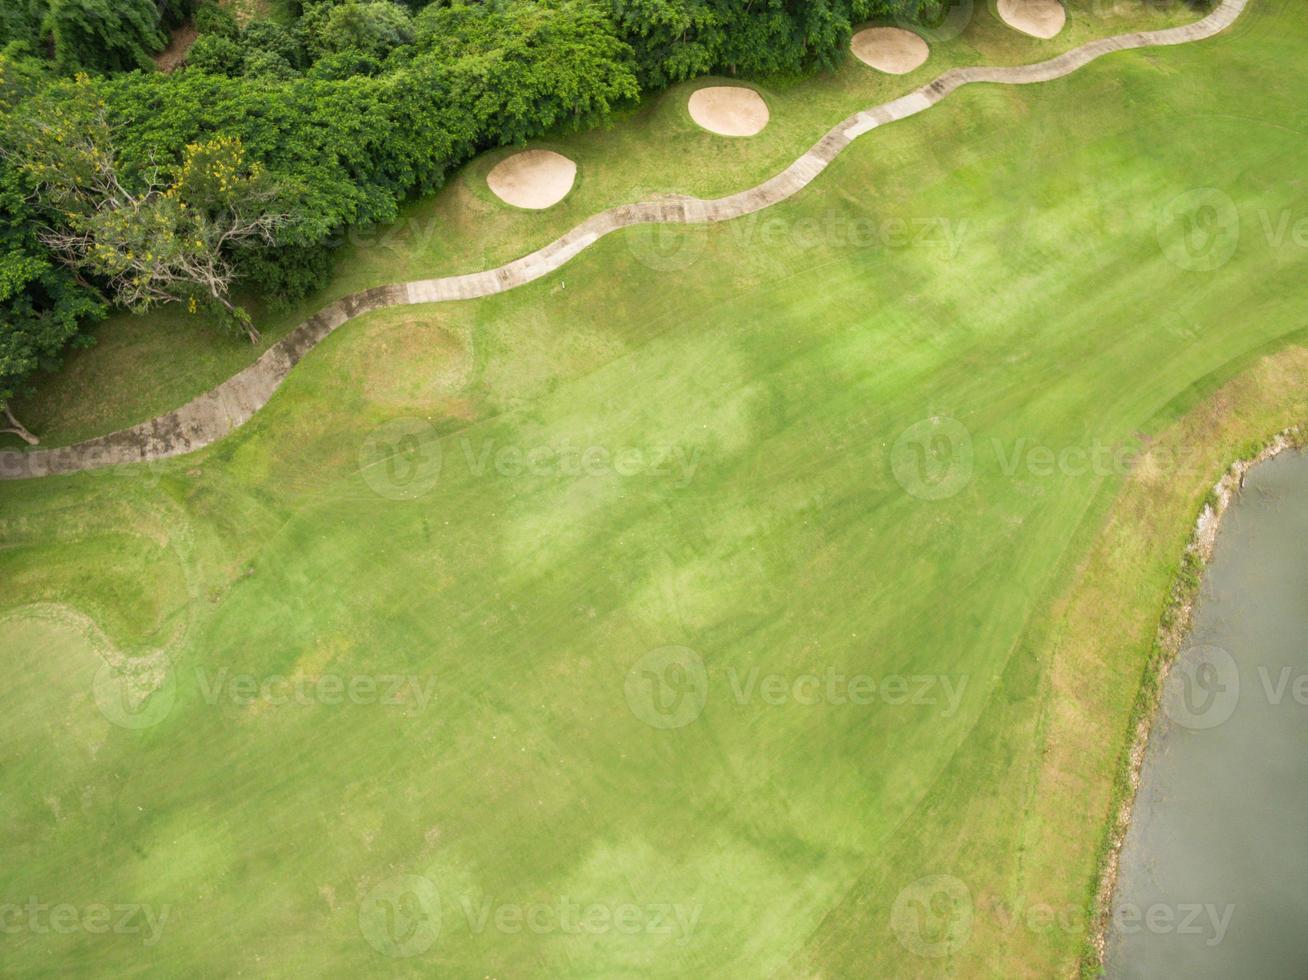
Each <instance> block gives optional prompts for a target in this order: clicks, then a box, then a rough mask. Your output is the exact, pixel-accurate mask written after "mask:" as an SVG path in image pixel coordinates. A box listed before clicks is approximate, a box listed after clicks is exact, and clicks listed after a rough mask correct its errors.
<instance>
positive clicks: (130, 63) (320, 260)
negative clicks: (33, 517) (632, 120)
mask: <svg viewBox="0 0 1308 980" xmlns="http://www.w3.org/2000/svg"><path fill="white" fill-rule="evenodd" d="M283 2H284V4H285V6H284V7H283V8H282V11H281V12H282V16H281V17H279V19H278V20H275V21H274V20H262V21H254V22H252V23H248V24H245V25H240V24H238V23H237V21H236V20H235V19H234V18H233V17H232V16H231V15H230V14H229V13H228V12H227V11H226V10H224V9H223V8H221V7H219V6H217V5H216V4H214V3H212V2H207V3H202V4H200V5H199V6H198V7H197V6H194V4H193V0H8V2H6V3H4V4H0V45H2V46H3V47H0V114H3V116H4V118H5V120H6V123H5V125H4V127H3V130H2V131H0V150H2V151H3V152H2V153H0V250H3V251H0V317H2V318H3V319H2V320H0V404H3V403H7V402H8V401H9V400H10V399H11V398H12V397H14V396H15V395H17V394H19V393H20V392H22V391H23V390H24V387H25V385H26V384H27V383H28V382H29V379H30V378H31V376H32V374H33V371H34V370H35V369H36V368H37V367H39V366H50V365H51V364H53V363H54V362H55V361H56V359H57V357H58V354H59V352H60V351H61V350H62V349H63V348H64V347H65V346H66V345H67V344H69V343H70V342H75V341H76V339H77V338H78V336H79V335H80V334H81V333H82V332H83V331H84V329H85V327H86V326H87V325H88V324H89V323H91V322H93V321H94V320H95V319H96V318H97V317H98V316H101V315H103V312H104V311H105V309H106V308H107V307H109V306H112V305H114V304H118V305H123V306H130V307H132V308H134V309H146V308H148V307H149V306H151V305H155V304H157V303H160V302H172V301H177V302H187V303H189V304H190V306H191V307H192V308H193V309H195V308H197V306H198V307H201V308H204V309H212V310H215V311H217V312H218V313H219V314H222V313H223V311H224V308H226V309H231V306H232V305H231V303H230V302H229V300H228V298H227V291H228V290H229V289H230V288H232V286H233V285H235V284H236V283H238V282H239V283H240V284H241V285H242V286H243V287H245V288H250V289H257V290H261V291H266V292H268V293H270V294H273V295H277V296H282V297H298V296H302V295H304V294H306V293H307V292H309V291H310V290H312V289H313V288H315V287H316V286H318V285H320V284H321V283H322V282H323V280H324V279H325V277H326V276H327V275H328V274H329V271H330V249H329V243H330V242H331V241H333V240H335V239H336V238H337V237H338V236H339V234H340V232H341V231H342V229H344V228H346V227H348V226H350V225H356V224H373V223H378V222H387V221H391V220H394V219H395V218H396V217H397V214H398V209H399V206H400V204H401V203H402V202H403V201H404V200H405V199H406V198H408V197H411V196H413V195H415V194H423V193H428V192H430V191H433V190H435V189H436V188H438V187H440V186H441V184H442V182H443V181H444V180H445V178H446V175H447V174H449V173H450V171H451V170H452V169H454V168H455V167H457V166H458V165H459V164H461V163H463V162H464V161H466V160H467V159H468V158H469V157H470V156H472V155H473V154H475V153H477V152H478V151H480V150H483V149H486V148H488V147H492V146H498V145H503V144H510V143H515V142H520V141H523V140H526V139H529V138H532V137H535V136H538V135H540V134H542V133H545V132H547V131H550V130H553V129H557V128H560V127H585V126H591V125H594V124H595V123H597V122H599V121H601V120H602V119H603V118H604V117H605V116H606V115H607V114H608V113H609V112H610V111H611V110H612V109H613V108H614V107H616V106H618V105H620V104H624V103H630V102H632V101H634V100H637V99H639V98H640V96H641V94H642V93H646V92H650V91H653V90H656V89H658V88H660V87H662V86H665V85H667V84H670V83H672V82H675V81H680V80H683V79H687V78H691V77H694V76H696V75H700V74H704V73H708V72H724V73H732V74H739V75H742V76H751V77H759V76H764V75H772V74H778V73H785V74H797V73H804V72H811V71H814V70H818V69H822V68H826V67H832V66H834V65H835V64H837V63H838V62H839V61H840V59H841V58H842V57H843V55H844V52H845V49H846V46H847V43H848V39H849V36H850V33H851V30H852V25H854V24H856V23H858V22H860V21H862V20H866V19H869V18H871V17H874V16H878V15H886V14H892V13H893V14H907V15H910V16H911V15H914V14H916V13H917V12H918V10H919V8H920V7H922V6H923V5H924V2H925V3H927V4H928V5H929V3H931V2H937V0H755V2H753V3H743V2H741V0H491V2H486V3H462V2H456V3H447V2H439V0H438V2H424V0H408V2H398V0H304V2H298V3H297V2H295V0H283ZM188 19H192V20H193V23H194V25H195V27H196V28H197V29H198V30H199V32H200V33H199V37H198V39H197V40H196V42H195V44H194V46H193V47H192V48H191V50H190V52H189V54H188V57H187V59H186V63H185V65H184V66H183V67H182V68H181V69H180V70H177V71H175V72H173V73H171V74H164V73H161V72H158V71H156V70H154V66H153V61H152V57H153V55H155V54H156V53H157V52H158V51H160V50H161V49H162V48H163V47H164V45H165V44H166V41H167V33H168V31H169V30H170V29H172V28H174V27H176V26H177V25H179V24H181V23H183V22H185V21H186V20H188ZM219 137H221V138H222V140H223V141H224V142H223V143H222V146H221V152H217V151H216V150H215V149H214V148H213V147H214V144H212V143H211V142H210V141H213V140H215V139H217V138H219ZM197 161H198V162H197ZM192 166H195V167H199V166H204V167H209V168H211V172H209V173H208V174H207V177H206V180H209V182H210V183H211V184H212V186H209V185H208V184H205V185H204V186H201V184H200V183H199V182H197V180H196V178H195V176H194V172H192V174H191V177H190V178H189V183H187V182H186V181H184V180H183V178H182V175H181V171H182V169H183V168H185V167H192ZM223 167H227V168H228V169H227V171H224V170H223ZM232 168H240V171H239V173H238V172H235V171H234V170H233V169H232ZM224 173H226V176H225V177H224V176H223V175H224ZM256 177H257V179H256ZM255 186H258V187H259V188H260V189H261V190H260V197H259V201H260V205H259V206H260V207H262V208H265V209H267V212H268V213H267V214H266V215H264V216H263V217H261V218H260V217H258V216H255V215H252V214H250V213H249V212H250V205H249V204H248V202H241V201H238V200H236V199H235V198H236V195H237V194H238V190H239V189H240V188H252V187H255ZM269 188H275V192H270V191H269ZM179 195H180V196H179ZM187 195H189V197H187ZM183 198H186V199H185V200H184V199H183ZM187 200H189V201H190V202H192V206H191V208H190V210H189V211H187V210H186V207H187ZM70 202H71V203H70ZM170 202H172V203H170ZM146 215H148V221H149V224H148V226H146V225H145V223H144V222H145V221H146V218H145V216H146ZM256 220H258V221H261V222H263V224H262V225H261V227H265V228H266V229H267V230H266V233H264V234H260V235H258V236H246V237H244V238H242V237H239V236H236V235H233V234H231V233H230V229H231V227H234V226H235V225H237V224H240V223H241V222H245V223H246V224H247V225H248V224H250V223H251V222H254V221H256ZM206 250H211V251H212V252H214V254H203V253H205V251H206ZM146 256H148V258H146ZM197 269H199V270H201V272H197V271H196V270H197ZM220 319H222V320H223V322H228V323H234V324H237V325H240V324H241V323H242V321H241V320H240V318H239V317H237V318H232V317H225V316H220ZM246 326H247V327H248V324H246ZM247 332H251V335H252V336H254V335H255V334H254V333H253V332H252V331H247ZM0 428H4V425H3V423H0Z"/></svg>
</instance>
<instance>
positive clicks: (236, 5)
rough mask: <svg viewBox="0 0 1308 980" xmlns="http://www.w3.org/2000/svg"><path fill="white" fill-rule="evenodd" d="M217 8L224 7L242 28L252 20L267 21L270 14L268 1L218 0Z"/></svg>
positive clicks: (270, 8)
mask: <svg viewBox="0 0 1308 980" xmlns="http://www.w3.org/2000/svg"><path fill="white" fill-rule="evenodd" d="M218 6H220V7H226V8H227V9H228V10H229V11H230V12H231V15H232V16H233V17H235V18H236V23H238V24H240V25H241V26H242V27H244V26H245V25H246V24H248V23H250V21H252V20H267V19H268V15H269V14H271V13H272V4H271V3H270V2H269V0H218Z"/></svg>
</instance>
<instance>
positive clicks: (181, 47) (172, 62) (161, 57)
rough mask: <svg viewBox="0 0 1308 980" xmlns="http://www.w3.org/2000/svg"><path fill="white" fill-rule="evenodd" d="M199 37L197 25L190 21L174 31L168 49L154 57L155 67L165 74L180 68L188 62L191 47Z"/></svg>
mask: <svg viewBox="0 0 1308 980" xmlns="http://www.w3.org/2000/svg"><path fill="white" fill-rule="evenodd" d="M199 36H200V34H199V31H197V30H196V29H195V25H194V24H192V23H191V22H190V21H187V22H186V23H185V24H183V25H182V26H181V27H178V28H176V29H174V31H173V34H172V37H170V38H169V39H168V47H166V48H164V49H163V50H162V51H160V52H159V53H158V54H157V55H155V56H154V64H155V67H156V68H158V69H159V70H160V71H161V72H164V73H165V74H167V73H168V72H171V71H173V70H175V69H176V68H178V67H180V66H181V64H182V63H183V62H184V61H186V56H187V54H189V53H190V51H191V45H192V44H194V43H195V39H196V38H197V37H199Z"/></svg>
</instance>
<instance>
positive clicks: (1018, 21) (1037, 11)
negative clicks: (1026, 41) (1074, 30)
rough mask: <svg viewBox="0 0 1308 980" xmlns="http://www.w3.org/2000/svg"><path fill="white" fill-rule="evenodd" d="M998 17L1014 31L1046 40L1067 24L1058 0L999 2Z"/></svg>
mask: <svg viewBox="0 0 1308 980" xmlns="http://www.w3.org/2000/svg"><path fill="white" fill-rule="evenodd" d="M999 16H1000V17H1002V18H1003V20H1004V23H1005V24H1007V25H1008V26H1009V27H1011V28H1013V29H1014V30H1018V31H1021V32H1022V33H1023V34H1030V35H1031V36H1032V37H1038V38H1042V39H1044V40H1048V39H1049V38H1051V37H1053V36H1054V35H1056V34H1057V33H1058V32H1059V31H1061V30H1062V29H1063V25H1064V24H1066V23H1067V11H1066V10H1064V9H1063V5H1062V4H1061V3H1059V2H1058V0H999Z"/></svg>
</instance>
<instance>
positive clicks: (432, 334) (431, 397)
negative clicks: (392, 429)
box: [363, 319, 473, 417]
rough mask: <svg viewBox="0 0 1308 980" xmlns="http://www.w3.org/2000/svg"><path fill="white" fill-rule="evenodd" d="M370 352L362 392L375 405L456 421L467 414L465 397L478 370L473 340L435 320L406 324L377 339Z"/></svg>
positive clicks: (373, 338) (373, 339) (379, 333)
mask: <svg viewBox="0 0 1308 980" xmlns="http://www.w3.org/2000/svg"><path fill="white" fill-rule="evenodd" d="M369 350H370V352H371V353H370V356H369V359H368V360H369V369H368V371H367V374H366V375H365V377H364V383H363V387H364V392H365V393H366V394H367V396H368V399H369V400H370V401H373V402H376V403H377V404H380V405H387V406H391V407H403V406H409V407H414V406H426V407H429V408H435V409H437V410H440V411H442V412H444V413H446V414H451V415H455V416H457V417H463V415H465V414H466V413H467V409H468V406H467V404H466V402H465V399H464V395H465V393H466V391H467V388H468V385H469V383H470V382H471V381H472V369H473V354H472V344H471V341H470V340H469V338H467V337H465V336H462V335H461V334H458V333H455V332H453V331H451V330H447V329H446V328H445V327H443V326H441V325H440V324H439V323H438V322H436V321H435V319H431V320H421V319H414V320H404V321H402V322H399V323H396V324H395V325H394V326H390V327H387V328H386V329H385V330H382V331H377V332H375V333H373V335H372V336H371V337H369Z"/></svg>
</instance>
